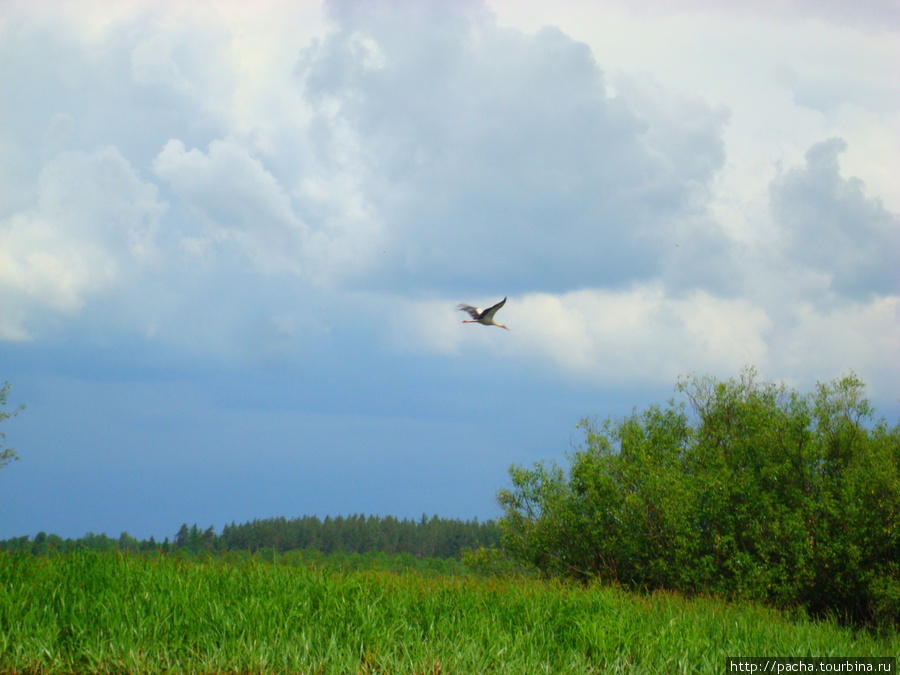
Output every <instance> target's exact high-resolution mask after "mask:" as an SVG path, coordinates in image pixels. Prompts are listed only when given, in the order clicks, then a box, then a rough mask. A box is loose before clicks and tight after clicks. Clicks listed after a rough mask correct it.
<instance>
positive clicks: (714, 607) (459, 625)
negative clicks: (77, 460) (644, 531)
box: [0, 551, 900, 675]
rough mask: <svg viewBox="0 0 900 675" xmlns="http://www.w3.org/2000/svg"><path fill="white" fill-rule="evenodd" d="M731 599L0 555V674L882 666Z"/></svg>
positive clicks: (878, 640) (859, 650) (866, 641)
mask: <svg viewBox="0 0 900 675" xmlns="http://www.w3.org/2000/svg"><path fill="white" fill-rule="evenodd" d="M898 652H900V641H898V638H897V636H896V635H895V636H893V637H891V638H887V637H877V636H875V635H873V634H868V633H859V634H854V633H853V632H852V631H850V630H848V629H843V628H841V627H839V626H838V625H837V624H836V623H833V622H818V623H814V622H810V621H808V620H806V619H803V618H795V619H789V618H787V617H786V616H785V615H783V614H781V613H779V612H777V611H774V610H768V609H764V608H761V607H759V606H754V605H750V604H744V603H731V604H726V603H724V602H722V601H720V600H715V599H708V598H694V599H684V598H682V597H680V596H678V595H674V594H670V593H656V594H651V595H639V594H632V593H626V592H624V591H622V590H620V589H617V588H615V587H607V586H600V585H587V586H585V585H578V584H571V583H563V582H544V581H540V580H536V579H530V580H529V579H523V578H520V577H507V578H502V579H498V578H488V579H485V578H476V577H467V578H459V577H443V576H437V577H425V576H422V575H420V574H390V573H387V572H380V571H368V572H344V573H331V572H328V571H324V570H321V569H319V568H315V567H313V568H307V567H303V566H300V567H289V566H284V565H274V564H271V563H265V562H247V563H244V564H227V563H224V562H222V561H221V560H218V559H215V558H210V559H208V560H207V561H205V562H200V561H198V560H191V561H183V560H178V559H176V558H174V557H172V556H156V557H151V556H147V555H135V554H123V553H115V552H112V553H95V552H88V551H82V552H76V553H71V554H67V555H61V556H46V557H35V556H31V555H23V554H10V553H0V672H32V673H47V674H52V673H136V672H140V673H162V672H196V673H213V672H231V673H237V672H241V673H269V672H291V673H320V674H322V675H325V674H328V673H516V674H518V673H536V672H553V673H579V674H581V673H592V672H607V671H609V672H618V671H620V670H624V669H626V668H627V669H628V670H629V672H638V673H640V672H644V673H675V672H701V673H703V672H710V673H712V672H715V673H719V672H722V669H723V667H724V659H725V657H726V656H729V655H730V656H734V655H759V654H767V655H771V656H777V655H783V656H798V655H801V656H813V655H815V656H841V657H847V656H884V655H885V654H896V653H898Z"/></svg>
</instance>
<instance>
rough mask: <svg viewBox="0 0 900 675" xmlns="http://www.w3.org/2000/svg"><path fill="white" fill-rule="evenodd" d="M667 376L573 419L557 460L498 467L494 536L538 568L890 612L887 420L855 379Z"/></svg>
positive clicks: (893, 492)
mask: <svg viewBox="0 0 900 675" xmlns="http://www.w3.org/2000/svg"><path fill="white" fill-rule="evenodd" d="M677 391H678V392H680V393H681V394H683V396H684V398H685V399H686V401H685V400H682V401H681V402H679V403H676V402H675V401H670V402H669V404H668V405H666V406H652V407H650V408H649V409H647V410H646V411H644V412H641V413H638V412H634V413H633V414H632V415H630V416H628V417H625V418H624V419H621V420H612V419H606V420H605V421H603V422H602V423H600V424H595V423H592V422H589V421H585V422H583V428H584V430H585V437H586V438H585V442H584V444H583V446H582V447H580V448H579V449H578V450H577V451H576V452H575V453H574V454H573V455H572V456H571V457H570V462H571V466H570V467H569V468H568V470H567V471H564V470H563V469H562V468H560V467H559V466H558V465H556V464H552V463H551V464H536V465H535V466H534V467H533V468H531V469H527V468H522V467H513V468H512V469H511V471H510V475H511V479H512V486H511V488H510V489H507V490H504V491H502V492H501V493H500V495H499V499H500V502H501V505H502V507H503V509H504V518H503V519H502V521H501V526H502V527H503V529H504V544H505V547H506V549H507V550H508V551H509V552H510V553H511V554H512V555H513V556H514V557H516V558H517V559H518V560H520V561H522V562H523V563H527V564H532V565H534V566H536V567H537V568H538V569H540V570H541V571H542V573H543V574H545V575H547V576H564V577H573V578H578V579H594V578H598V579H601V580H603V581H605V582H608V583H614V584H621V585H622V586H624V587H627V588H632V589H670V590H678V591H682V592H686V593H714V594H717V595H721V596H723V597H728V598H739V599H749V600H755V601H760V602H765V603H771V604H774V605H776V606H780V607H801V608H804V609H805V610H806V611H808V612H810V613H811V614H812V615H815V616H824V615H829V614H831V615H834V616H836V617H838V618H840V619H841V620H845V621H849V622H852V623H854V624H856V625H873V624H876V625H878V626H880V627H882V628H888V629H890V628H897V627H898V626H900V425H897V426H894V427H893V428H890V427H889V426H888V425H887V424H886V423H885V422H884V420H877V421H876V420H874V414H873V411H872V409H871V406H870V404H869V402H868V401H867V400H866V399H865V398H864V396H863V391H864V386H863V383H862V382H861V381H860V380H859V379H858V378H857V377H855V376H854V375H850V376H847V377H842V378H840V379H837V380H835V381H833V382H831V383H829V384H820V385H819V386H818V387H817V388H816V390H815V392H814V393H812V394H809V395H801V394H799V393H797V392H795V391H792V390H790V389H788V388H787V387H786V386H784V385H775V384H770V383H764V382H758V381H757V379H756V373H755V372H754V371H753V370H752V369H748V370H746V371H744V372H743V374H742V375H741V377H740V379H738V380H728V381H725V382H718V381H715V380H713V379H710V378H696V377H694V378H689V379H683V380H681V381H680V382H679V384H678V387H677Z"/></svg>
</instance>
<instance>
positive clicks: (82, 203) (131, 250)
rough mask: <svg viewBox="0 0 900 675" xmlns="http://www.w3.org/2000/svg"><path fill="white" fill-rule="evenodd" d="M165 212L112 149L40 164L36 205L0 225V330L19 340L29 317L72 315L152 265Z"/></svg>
mask: <svg viewBox="0 0 900 675" xmlns="http://www.w3.org/2000/svg"><path fill="white" fill-rule="evenodd" d="M165 209H166V205H165V203H163V202H161V201H160V200H159V198H158V191H157V189H156V187H155V186H154V185H152V184H150V183H147V182H146V181H144V180H142V179H141V178H140V177H139V176H138V175H137V174H136V173H135V171H134V170H133V169H132V167H131V166H130V165H129V163H128V161H127V160H126V159H125V158H124V157H123V156H122V155H121V154H120V153H119V152H118V151H117V150H116V149H115V148H110V147H107V148H102V149H100V150H97V151H95V152H92V153H83V152H63V153H60V154H59V155H57V156H56V157H54V158H53V159H52V160H50V161H49V162H47V164H46V165H45V166H44V167H43V169H42V170H41V173H40V177H39V180H38V185H37V198H36V203H35V204H34V205H33V206H32V207H30V208H28V209H24V210H22V211H19V212H17V213H14V214H12V215H11V216H9V217H7V218H4V219H2V220H0V289H2V291H0V303H2V305H3V309H4V311H2V312H0V314H2V315H3V316H4V317H9V318H6V319H4V320H3V324H4V327H3V332H4V333H5V334H9V335H12V336H13V337H16V338H19V339H21V338H24V337H26V336H27V335H28V333H29V331H28V329H27V325H28V324H29V323H30V320H29V317H30V316H31V315H32V314H41V313H43V312H45V311H47V310H50V311H55V312H62V313H63V314H73V313H75V312H77V311H79V310H80V309H81V308H82V307H83V306H84V305H85V303H86V302H87V301H88V299H89V298H90V297H91V295H92V294H96V293H99V292H102V291H104V290H106V289H109V288H110V287H112V286H113V285H116V284H121V283H123V279H124V278H128V277H131V276H132V275H133V273H134V272H135V270H136V269H138V268H142V267H148V266H153V265H155V264H156V262H157V260H158V251H157V248H156V242H155V237H156V230H157V227H158V224H159V220H160V218H161V217H162V216H163V214H164V213H165Z"/></svg>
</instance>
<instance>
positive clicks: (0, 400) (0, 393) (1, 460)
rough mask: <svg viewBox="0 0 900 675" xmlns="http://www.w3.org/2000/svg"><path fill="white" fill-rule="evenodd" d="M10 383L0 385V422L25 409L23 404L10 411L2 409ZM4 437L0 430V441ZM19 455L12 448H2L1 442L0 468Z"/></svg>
mask: <svg viewBox="0 0 900 675" xmlns="http://www.w3.org/2000/svg"><path fill="white" fill-rule="evenodd" d="M9 389H10V384H9V382H6V383H4V384H3V386H2V387H0V423H2V422H5V421H6V420H8V419H9V418H10V417H15V416H16V415H18V414H19V411H21V410H25V406H24V405H20V406H19V407H18V408H16V409H15V410H13V411H12V412H11V413H10V412H6V411H4V410H3V407H4V406H5V405H6V396H7V395H8V394H9ZM5 438H6V434H4V433H3V432H0V441H2V440H3V439H5ZM18 459H19V456H18V455H17V454H16V451H15V450H13V449H12V448H4V447H3V444H2V443H0V468H3V467H4V466H6V465H7V464H9V463H10V462H12V461H14V460H18Z"/></svg>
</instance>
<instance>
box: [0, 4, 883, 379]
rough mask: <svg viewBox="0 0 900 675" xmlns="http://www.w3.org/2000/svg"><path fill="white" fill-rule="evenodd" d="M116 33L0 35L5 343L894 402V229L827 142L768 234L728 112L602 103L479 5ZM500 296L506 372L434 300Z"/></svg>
mask: <svg viewBox="0 0 900 675" xmlns="http://www.w3.org/2000/svg"><path fill="white" fill-rule="evenodd" d="M102 4H103V3H101V5H102ZM117 7H118V8H117V11H116V12H114V13H111V14H104V13H96V14H91V13H88V15H87V16H86V17H85V16H81V17H78V16H76V9H77V8H71V7H54V11H49V9H48V8H47V7H46V6H44V5H40V4H34V5H32V4H29V3H23V4H16V3H12V4H9V5H7V6H6V7H5V9H4V10H3V15H2V22H0V38H2V39H0V45H2V46H0V60H2V62H3V63H4V67H3V68H2V70H0V89H2V90H3V91H4V92H12V94H10V95H8V96H4V97H3V100H2V101H0V185H2V192H3V195H4V198H3V201H2V204H0V340H4V341H19V342H22V341H33V342H37V343H40V342H41V341H43V340H48V339H56V338H57V337H58V336H60V335H64V334H67V333H71V332H73V331H74V332H75V333H77V334H78V335H82V336H86V337H85V339H88V340H104V339H117V336H123V335H124V336H129V339H140V340H150V341H154V342H159V343H162V344H166V345H169V346H172V347H173V348H174V349H184V350H188V351H191V350H194V351H202V352H211V353H214V354H219V355H221V357H222V358H228V359H232V358H237V359H239V360H241V359H247V360H250V361H252V360H254V359H256V358H259V357H260V355H265V358H266V359H274V360H275V361H278V360H279V359H283V360H285V361H286V362H290V361H291V360H292V359H296V358H298V354H300V353H302V352H305V351H307V350H308V349H312V346H313V345H315V344H317V343H322V342H325V343H328V342H329V341H334V340H344V341H345V343H342V344H352V342H353V340H354V339H356V340H361V341H366V342H367V343H369V342H372V336H373V335H374V336H376V339H375V341H374V342H375V343H378V344H382V345H384V346H385V348H388V349H391V350H394V351H400V352H401V353H402V352H405V351H408V352H410V353H417V354H422V353H425V354H433V355H435V356H436V357H441V358H454V356H458V355H460V354H470V353H475V352H478V353H490V354H492V355H493V356H494V357H495V358H499V359H502V360H504V361H507V362H509V363H510V364H511V367H512V366H516V367H535V368H537V369H542V370H547V371H551V372H554V371H556V372H559V373H560V374H562V376H564V377H577V378H581V379H587V380H590V381H595V382H598V383H604V382H606V383H608V382H625V381H629V380H636V381H658V380H660V379H662V380H667V381H670V380H671V379H672V377H674V376H675V375H677V374H678V373H683V372H688V371H692V370H697V371H713V372H717V373H721V374H728V373H733V372H734V371H735V369H736V368H739V367H740V366H741V365H744V364H746V363H754V364H756V365H758V366H759V367H761V368H762V369H763V371H764V372H765V373H766V374H767V375H769V376H772V377H785V378H796V379H800V380H803V379H806V380H809V379H824V378H827V377H830V376H832V375H833V374H835V373H837V372H840V371H842V370H844V369H846V368H848V367H853V368H856V369H857V370H858V371H860V372H861V374H863V375H864V376H866V377H868V378H870V379H872V380H874V381H876V386H879V387H881V389H882V391H884V390H886V389H889V388H890V386H891V385H890V383H891V382H896V380H897V379H898V376H900V370H898V368H900V365H898V364H897V362H896V359H894V360H893V361H891V359H890V355H891V354H893V355H896V354H897V353H900V349H898V348H900V344H898V333H900V331H898V330H897V328H898V322H900V315H898V311H900V310H898V307H900V299H898V298H900V284H898V275H897V270H898V269H900V242H898V232H900V224H898V216H897V214H896V213H893V212H892V211H890V210H889V209H888V208H887V207H886V206H885V205H884V203H883V202H882V201H881V200H880V199H879V198H878V197H877V196H873V195H870V194H869V193H868V191H867V189H866V185H865V183H864V182H863V181H862V180H861V179H859V178H857V177H854V176H852V175H848V174H847V173H846V172H844V171H842V169H841V165H840V157H841V153H843V152H845V151H846V150H847V148H848V143H847V141H846V140H844V139H843V138H841V137H840V136H839V135H835V136H832V137H823V138H821V139H819V140H818V141H816V142H815V143H814V144H812V145H811V146H810V147H808V148H807V153H806V156H805V160H804V161H803V162H802V163H800V164H792V165H788V166H786V167H782V168H781V170H780V171H777V172H776V173H775V175H774V178H773V179H772V180H771V181H770V183H769V185H768V187H767V190H766V191H763V192H761V193H759V194H756V195H754V196H753V199H754V200H759V202H760V203H763V204H764V205H765V208H764V209H762V210H759V209H756V208H755V203H754V204H750V203H748V204H747V205H746V207H747V208H746V209H743V206H744V205H742V204H738V205H736V206H735V205H734V204H731V205H729V208H727V209H723V208H722V198H723V192H722V186H721V179H722V175H723V172H724V171H725V170H726V167H727V166H728V165H729V164H734V163H736V162H740V161H741V158H740V157H739V156H738V157H733V156H730V155H729V146H728V143H727V138H726V137H727V132H728V129H729V125H730V124H731V123H732V118H733V115H734V113H733V111H731V110H730V109H729V108H728V107H727V101H726V105H722V104H719V103H714V102H710V101H707V100H705V99H704V98H703V97H702V96H701V95H698V94H692V93H689V92H684V91H682V90H679V89H676V88H675V87H672V86H669V85H667V83H666V82H665V81H659V80H657V79H655V78H653V77H647V76H645V75H642V74H635V75H634V76H624V77H623V76H621V75H619V76H617V77H616V79H615V84H614V86H613V83H612V82H611V81H610V78H609V76H608V75H607V74H606V73H605V72H604V64H603V63H599V62H598V60H597V58H596V56H595V53H594V51H593V50H592V48H591V47H590V46H589V45H588V44H586V43H583V42H579V41H577V40H575V39H573V38H572V37H570V36H569V35H568V34H567V33H566V32H564V30H562V29H560V28H556V27H544V28H541V29H540V30H537V31H534V32H527V31H524V30H520V29H517V28H512V27H508V26H503V25H501V24H500V23H499V22H498V20H497V17H496V15H495V14H494V13H493V12H492V11H491V10H490V8H489V6H488V5H486V4H484V3H483V2H478V1H475V0H467V1H464V2H454V3H445V2H417V3H406V2H372V3H360V2H352V1H350V0H334V1H330V2H327V3H326V4H325V5H324V8H323V11H322V14H321V15H320V16H317V19H316V22H315V25H314V26H313V27H309V25H307V24H303V22H302V21H301V18H303V17H299V16H297V15H296V14H291V13H290V11H289V9H288V5H287V4H283V5H282V4H274V5H273V6H272V7H273V8H274V9H271V10H269V11H268V12H264V14H265V15H266V16H268V18H263V19H256V21H257V22H258V23H256V24H253V25H252V30H251V29H249V28H247V24H246V23H242V21H243V20H244V19H247V17H246V16H245V13H244V12H243V10H241V9H239V8H228V7H227V6H226V7H218V6H216V5H205V4H201V5H192V6H191V7H189V8H186V7H183V6H181V5H178V4H174V3H173V4H166V3H146V4H145V3H133V4H128V5H123V6H117ZM79 11H80V10H79ZM873 11H874V10H873ZM879 11H887V10H886V9H885V8H882V9H881V10H879ZM279 12H283V16H285V17H287V18H288V19H291V20H294V21H295V23H294V24H293V26H294V29H295V30H293V31H292V30H291V29H290V28H286V27H285V26H284V25H282V24H284V23H285V22H284V21H278V17H279ZM248 20H249V19H248ZM301 24H302V26H301ZM301 28H302V29H301ZM267 35H269V36H271V37H272V40H271V42H267V41H266V40H265V39H264V38H265V36H267ZM789 80H790V78H789ZM792 81H793V82H794V84H796V80H792ZM26 85H27V86H26ZM798 91H799V90H798ZM878 105H879V106H881V108H880V110H881V111H882V113H883V111H884V110H885V103H884V100H883V99H882V100H880V101H879V103H878ZM892 105H893V104H888V105H887V109H889V110H893V111H894V113H896V108H893V107H892ZM820 107H821V106H820ZM503 295H509V296H510V302H509V305H508V307H507V308H505V309H504V312H505V313H506V318H508V323H509V324H510V326H511V327H513V329H514V332H513V334H512V335H513V338H512V339H511V340H510V341H509V342H508V343H506V344H505V345H504V346H503V347H502V348H501V347H499V346H498V345H496V343H494V342H492V341H490V340H489V338H487V337H486V336H487V335H489V334H485V333H473V332H472V331H465V330H463V328H462V327H461V326H459V325H457V323H458V317H454V316H453V307H454V306H455V303H456V302H459V301H467V302H474V303H481V304H484V303H487V302H490V301H493V300H495V299H499V297H502V296H503ZM385 316H387V317H388V320H387V321H385V320H384V317H385ZM349 317H353V318H352V320H351V319H350V318H349ZM410 317H413V318H412V319H410ZM411 324H415V325H414V326H413V325H411ZM251 327H252V328H251Z"/></svg>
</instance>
